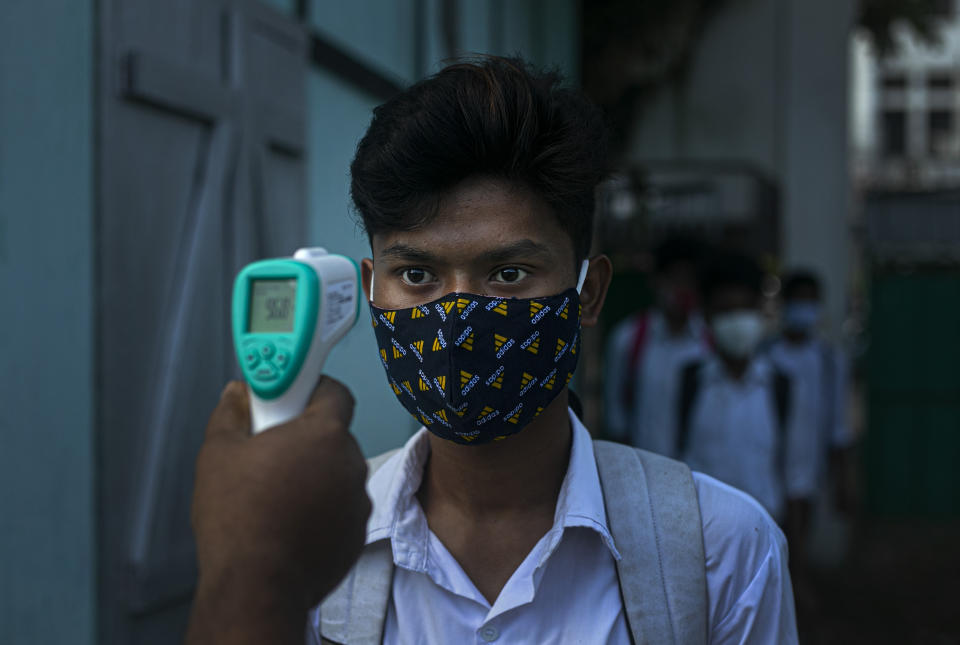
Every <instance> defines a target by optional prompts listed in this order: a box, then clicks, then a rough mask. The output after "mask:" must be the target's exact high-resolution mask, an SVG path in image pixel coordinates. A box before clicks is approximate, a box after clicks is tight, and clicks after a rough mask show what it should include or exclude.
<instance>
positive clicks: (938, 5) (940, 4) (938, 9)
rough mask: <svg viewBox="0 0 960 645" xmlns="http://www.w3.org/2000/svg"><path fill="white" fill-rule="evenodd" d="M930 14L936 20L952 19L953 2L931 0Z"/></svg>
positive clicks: (952, 0) (949, 0)
mask: <svg viewBox="0 0 960 645" xmlns="http://www.w3.org/2000/svg"><path fill="white" fill-rule="evenodd" d="M930 13H931V14H933V15H934V16H936V17H938V18H953V14H954V0H932V2H931V3H930Z"/></svg>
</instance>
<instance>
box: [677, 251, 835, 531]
mask: <svg viewBox="0 0 960 645" xmlns="http://www.w3.org/2000/svg"><path fill="white" fill-rule="evenodd" d="M762 279H763V274H762V271H761V270H760V268H759V266H758V265H757V263H756V262H755V261H754V260H753V259H752V258H750V257H748V256H745V255H741V254H738V253H720V254H718V255H717V257H716V258H714V259H713V260H712V261H711V262H710V263H709V264H708V265H707V266H706V268H705V269H704V272H703V277H702V286H701V288H702V291H703V303H704V312H705V315H706V319H707V322H708V324H709V325H710V328H711V331H712V334H713V339H714V343H715V348H716V354H715V355H714V356H712V357H711V358H709V359H708V360H706V361H699V362H694V363H692V364H690V365H688V366H687V367H686V368H685V369H684V372H683V375H682V376H681V385H680V388H679V389H680V392H679V396H678V398H677V400H676V404H677V407H678V413H677V416H678V429H677V435H678V446H677V450H678V451H679V453H680V454H681V455H682V458H683V460H684V461H685V462H686V463H687V464H688V465H689V466H690V467H691V468H692V469H694V470H698V471H701V472H704V473H707V474H709V475H712V476H714V477H716V478H717V479H720V480H721V481H723V482H725V483H727V484H730V485H731V486H734V487H736V488H739V489H741V490H743V491H745V492H747V493H749V494H750V495H752V496H753V497H754V498H756V499H757V501H759V502H760V503H761V504H762V505H763V506H764V508H766V509H767V511H768V512H769V513H770V514H771V515H772V516H773V517H774V518H776V519H777V520H778V521H779V522H780V523H781V525H782V526H784V528H785V530H786V531H787V536H788V538H790V537H792V535H793V534H794V529H795V528H796V527H798V526H800V525H801V524H802V521H803V518H805V517H806V513H807V508H808V506H809V502H810V498H811V496H812V495H813V492H814V489H815V482H816V462H815V459H814V455H813V454H812V453H813V451H812V449H811V447H810V445H809V443H808V442H806V436H807V432H808V429H807V428H804V427H803V425H802V424H803V416H802V414H800V413H799V412H800V411H799V410H798V405H797V401H798V400H799V401H802V400H804V399H803V394H802V385H799V384H797V383H794V382H793V381H791V380H790V379H789V376H788V375H786V374H784V373H783V372H780V371H779V370H777V369H776V367H775V365H774V364H773V363H772V362H771V361H770V360H769V359H768V358H767V357H766V356H763V355H758V353H757V352H758V349H759V347H760V344H761V342H762V340H763V338H764V336H765V333H766V323H765V321H764V318H763V315H762V313H761V304H762V293H761V283H762Z"/></svg>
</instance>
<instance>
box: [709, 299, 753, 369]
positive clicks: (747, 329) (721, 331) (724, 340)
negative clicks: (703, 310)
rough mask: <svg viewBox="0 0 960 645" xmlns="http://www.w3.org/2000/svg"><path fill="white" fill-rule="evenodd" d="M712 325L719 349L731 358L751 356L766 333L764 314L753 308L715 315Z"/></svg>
mask: <svg viewBox="0 0 960 645" xmlns="http://www.w3.org/2000/svg"><path fill="white" fill-rule="evenodd" d="M710 327H711V329H712V330H713V339H714V340H715V341H716V343H717V349H719V350H720V351H721V352H722V353H723V354H726V355H727V356H730V357H731V358H749V357H750V356H751V355H752V354H753V353H754V352H755V351H756V350H757V347H758V346H759V345H760V342H761V341H762V340H763V336H764V334H765V333H766V323H765V322H764V320H763V316H761V315H760V312H758V311H754V310H752V309H743V310H740V311H731V312H730V313H725V314H720V315H718V316H715V317H714V318H713V322H712V323H711V325H710Z"/></svg>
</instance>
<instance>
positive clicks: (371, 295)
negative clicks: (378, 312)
mask: <svg viewBox="0 0 960 645" xmlns="http://www.w3.org/2000/svg"><path fill="white" fill-rule="evenodd" d="M370 304H371V305H372V304H373V270H372V269H371V270H370Z"/></svg>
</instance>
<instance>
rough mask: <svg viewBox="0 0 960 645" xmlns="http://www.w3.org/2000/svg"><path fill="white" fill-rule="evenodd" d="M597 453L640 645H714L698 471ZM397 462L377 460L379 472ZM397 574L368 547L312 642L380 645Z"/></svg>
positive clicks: (386, 552) (608, 448)
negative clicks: (693, 473) (694, 473)
mask: <svg viewBox="0 0 960 645" xmlns="http://www.w3.org/2000/svg"><path fill="white" fill-rule="evenodd" d="M394 452H395V451H394ZM594 452H595V454H596V460H597V469H598V470H599V472H600V484H601V486H602V488H603V498H604V504H605V505H606V510H607V521H608V524H609V527H610V532H611V534H612V535H613V540H614V542H615V543H616V545H617V550H618V551H620V554H621V555H622V556H623V558H622V559H621V560H620V562H618V563H617V575H618V577H619V579H620V592H621V595H622V596H623V603H624V609H625V613H626V618H627V623H628V625H629V628H630V633H631V635H632V636H633V641H634V643H637V644H638V645H640V644H643V645H661V644H673V645H688V644H689V645H705V644H706V642H707V586H706V572H705V567H704V554H703V532H702V527H701V522H700V506H699V502H698V500H697V492H696V489H695V488H694V483H693V478H692V477H691V474H690V470H689V469H688V468H687V467H686V466H685V465H684V464H682V463H680V462H677V461H673V460H671V459H667V458H665V457H661V456H659V455H655V454H652V453H649V452H645V451H643V450H637V449H635V448H628V447H626V446H621V445H619V444H613V443H609V442H606V441H595V442H594ZM392 454H393V453H392V452H391V453H387V454H384V455H380V456H379V457H375V458H374V459H371V460H370V462H369V470H370V473H371V474H372V473H374V472H375V471H376V470H377V469H378V468H379V467H380V466H382V465H383V464H384V463H385V462H386V461H387V459H389V457H390V456H392ZM393 570H394V565H393V553H392V550H391V548H390V541H389V540H380V541H378V542H374V543H372V544H369V545H367V546H366V548H365V549H364V551H363V553H362V554H361V556H360V559H359V560H358V561H357V564H356V565H355V566H354V568H353V569H352V570H351V572H350V573H349V574H348V575H347V577H346V578H345V579H344V580H343V582H341V583H340V586H339V587H337V589H336V590H334V592H333V593H332V594H330V596H328V597H327V599H326V600H325V601H324V602H323V604H321V605H320V607H319V608H318V609H317V610H315V611H317V612H319V616H317V615H312V616H311V618H312V620H311V627H310V628H309V632H310V633H309V634H308V637H309V642H312V643H318V642H319V643H322V644H328V643H330V644H335V645H341V644H342V645H379V643H381V642H382V639H383V628H384V623H385V620H386V615H387V606H388V603H389V601H390V590H391V587H392V582H393ZM315 626H319V634H318V633H316V631H317V630H316V627H315Z"/></svg>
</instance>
